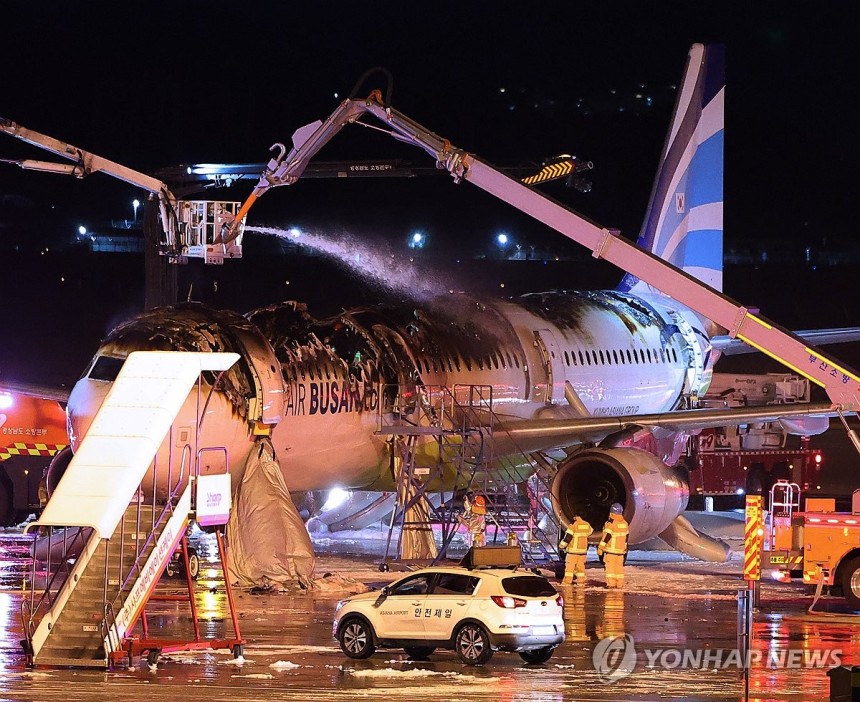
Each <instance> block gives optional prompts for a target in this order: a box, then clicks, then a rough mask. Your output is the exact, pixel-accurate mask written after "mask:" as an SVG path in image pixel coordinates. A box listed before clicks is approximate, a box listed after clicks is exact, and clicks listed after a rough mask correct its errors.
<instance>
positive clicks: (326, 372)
mask: <svg viewBox="0 0 860 702" xmlns="http://www.w3.org/2000/svg"><path fill="white" fill-rule="evenodd" d="M461 361H462V365H461ZM564 362H565V365H567V366H604V365H636V364H640V365H642V364H653V363H669V362H673V363H677V362H678V353H677V351H676V350H675V349H674V348H666V349H649V348H645V349H605V350H604V349H586V350H584V351H583V350H578V351H567V350H565V352H564ZM475 364H476V365H477V367H478V370H485V369H486V370H493V369H495V370H498V369H499V368H501V369H502V370H507V369H508V368H514V367H516V368H520V367H521V362H520V359H519V358H518V357H517V355H516V354H511V352H510V351H505V352H501V351H498V352H497V351H491V352H490V353H489V354H488V355H487V356H486V357H483V358H477V359H475ZM522 365H525V362H522ZM462 366H465V367H466V370H468V371H471V370H472V361H471V360H470V359H468V358H461V357H460V356H459V355H457V354H453V355H447V356H445V357H438V358H428V357H427V356H424V357H420V358H418V371H419V372H420V371H421V370H422V367H423V370H424V372H425V373H430V372H431V369H432V372H434V373H439V372H442V373H444V372H445V371H446V370H447V371H448V372H449V373H453V372H454V370H455V369H456V370H457V372H460V371H461V369H462ZM284 372H285V374H286V376H287V379H288V380H292V381H298V380H299V376H301V379H302V380H305V379H306V378H307V377H310V379H311V380H323V376H325V379H326V380H331V379H332V378H334V379H346V377H347V372H348V369H347V366H346V364H343V365H338V366H335V365H333V364H329V363H323V364H320V363H318V362H313V363H306V364H304V363H303V364H299V365H297V366H292V367H287V368H285V369H284Z"/></svg>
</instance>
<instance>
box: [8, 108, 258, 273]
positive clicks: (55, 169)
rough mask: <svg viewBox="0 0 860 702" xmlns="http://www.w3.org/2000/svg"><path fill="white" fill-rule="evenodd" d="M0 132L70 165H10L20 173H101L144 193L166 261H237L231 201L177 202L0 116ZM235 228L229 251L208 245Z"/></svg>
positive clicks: (139, 177)
mask: <svg viewBox="0 0 860 702" xmlns="http://www.w3.org/2000/svg"><path fill="white" fill-rule="evenodd" d="M0 132H5V133H6V134H9V135H10V136H13V137H15V138H16V139H20V140H21V141H24V142H27V143H28V144H32V145H33V146H38V147H39V148H40V149H44V150H46V151H50V152H51V153H53V154H56V155H57V156H61V157H63V158H67V159H70V160H71V161H74V163H71V164H65V163H54V162H52V161H36V160H32V159H22V160H15V161H9V160H8V159H4V160H5V161H7V162H11V163H14V164H15V165H18V166H20V167H21V168H23V169H25V170H35V171H42V172H45V173H58V174H62V175H73V176H75V177H76V178H85V177H86V176H88V175H89V174H90V173H98V172H102V173H106V174H107V175H110V176H113V177H114V178H118V179H119V180H122V181H125V182H126V183H129V184H130V185H134V186H137V187H139V188H142V189H144V190H146V191H147V192H148V193H149V196H150V198H151V199H155V200H157V202H158V211H159V219H160V221H161V228H162V236H161V240H160V241H159V252H160V253H161V254H163V255H165V256H167V257H168V258H169V259H170V260H171V261H174V262H182V261H184V260H185V259H186V258H187V257H194V258H203V259H204V260H205V261H206V262H207V263H222V262H223V260H224V259H225V258H240V257H241V256H242V245H241V241H242V240H241V236H242V232H243V230H244V222H235V223H233V218H234V215H235V212H236V210H237V208H238V205H239V203H237V202H214V201H193V200H179V199H178V198H177V197H176V196H175V195H174V194H173V193H172V192H171V191H170V189H169V188H168V187H167V185H166V184H165V183H163V182H162V181H160V180H158V179H157V178H153V177H151V176H148V175H146V174H145V173H141V172H140V171H136V170H134V169H132V168H128V167H127V166H123V165H122V164H119V163H116V162H115V161H111V160H109V159H106V158H103V157H101V156H97V155H96V154H93V153H90V152H89V151H84V150H83V149H80V148H78V147H77V146H72V145H71V144H67V143H66V142H64V141H60V140H59V139H55V138H54V137H50V136H47V135H45V134H41V133H39V132H36V131H33V130H32V129H27V128H26V127H23V126H22V125H20V124H16V123H15V122H13V121H12V120H9V119H6V118H4V117H0ZM228 222H229V223H231V224H234V225H235V226H234V227H233V231H235V232H236V233H237V235H236V237H235V238H234V242H232V243H231V245H230V246H225V245H223V244H222V245H219V246H216V245H214V243H213V239H214V238H215V235H216V233H217V231H219V230H220V228H221V227H222V226H223V225H224V224H225V223H228Z"/></svg>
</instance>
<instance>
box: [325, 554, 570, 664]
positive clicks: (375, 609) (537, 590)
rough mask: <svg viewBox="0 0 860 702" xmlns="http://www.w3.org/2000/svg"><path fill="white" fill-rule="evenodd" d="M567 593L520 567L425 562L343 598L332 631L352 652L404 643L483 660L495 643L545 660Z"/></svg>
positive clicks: (418, 650)
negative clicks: (428, 565)
mask: <svg viewBox="0 0 860 702" xmlns="http://www.w3.org/2000/svg"><path fill="white" fill-rule="evenodd" d="M563 607H564V600H563V598H562V596H561V595H560V594H559V593H558V592H557V591H556V590H555V588H554V587H553V586H552V585H550V583H549V581H548V580H547V579H546V578H544V577H542V576H540V575H535V574H533V573H532V572H529V571H523V570H517V569H515V568H486V569H468V568H463V567H449V568H444V567H440V568H425V569H423V570H418V571H415V572H413V573H410V574H409V575H407V576H406V577H404V578H401V579H400V580H397V581H395V582H393V583H392V584H391V585H388V586H386V587H384V588H383V589H382V591H381V592H365V593H362V594H360V595H356V596H354V597H351V598H349V599H347V600H343V601H341V602H339V603H338V605H337V610H336V612H335V618H334V624H333V626H332V634H333V635H334V637H335V638H336V639H337V640H338V642H339V643H340V647H341V649H342V650H343V652H344V653H345V654H346V655H347V656H349V657H350V658H367V657H368V656H370V655H372V654H373V652H374V651H375V650H376V649H377V648H403V649H404V650H405V651H406V653H407V654H409V655H410V656H411V657H412V658H414V659H422V658H426V657H427V656H429V655H430V654H431V653H433V651H435V650H436V649H437V648H447V649H453V650H454V651H456V652H457V655H458V656H459V657H460V660H461V661H463V662H464V663H467V664H470V665H480V664H482V663H486V662H487V661H488V660H490V657H491V656H492V655H493V651H516V652H517V653H519V654H520V657H521V658H522V659H523V660H524V661H526V663H545V662H546V661H548V660H549V658H550V656H552V652H553V649H555V647H556V646H558V645H559V644H560V643H561V642H562V641H564V619H563V617H562V610H563Z"/></svg>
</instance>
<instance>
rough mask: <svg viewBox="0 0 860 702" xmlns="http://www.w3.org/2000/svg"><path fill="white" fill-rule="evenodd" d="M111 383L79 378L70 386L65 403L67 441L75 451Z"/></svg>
mask: <svg viewBox="0 0 860 702" xmlns="http://www.w3.org/2000/svg"><path fill="white" fill-rule="evenodd" d="M111 385H112V383H110V382H102V381H99V382H97V381H94V380H90V379H89V378H81V379H80V380H79V381H78V382H77V383H75V386H74V387H73V388H72V392H71V393H70V394H69V402H68V405H67V413H68V422H69V443H70V444H71V447H72V451H77V450H78V446H80V443H81V441H83V438H84V436H86V434H87V431H88V430H89V428H90V425H91V424H92V422H93V418H94V417H95V416H96V412H98V411H99V408H100V407H101V406H102V402H103V401H104V399H105V397H106V396H107V394H108V392H109V391H110V388H111Z"/></svg>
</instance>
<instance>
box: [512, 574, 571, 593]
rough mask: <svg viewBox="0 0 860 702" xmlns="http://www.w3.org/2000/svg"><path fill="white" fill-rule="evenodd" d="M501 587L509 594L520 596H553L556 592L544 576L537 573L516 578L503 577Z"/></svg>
mask: <svg viewBox="0 0 860 702" xmlns="http://www.w3.org/2000/svg"><path fill="white" fill-rule="evenodd" d="M502 587H503V588H504V589H505V592H507V593H508V594H509V595H520V596H522V597H553V596H554V595H556V594H558V593H557V592H556V591H555V588H554V587H553V586H552V585H550V584H549V581H548V580H547V579H546V578H541V577H540V576H537V575H520V576H518V577H516V578H504V579H503V580H502Z"/></svg>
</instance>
